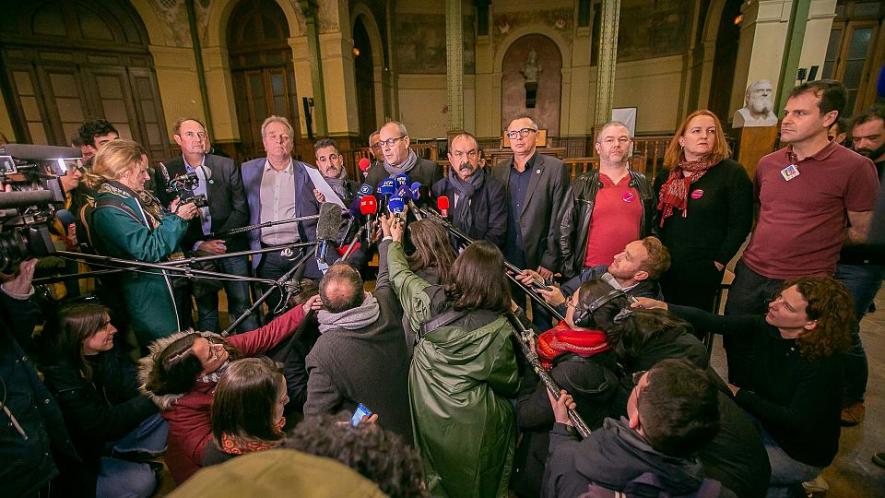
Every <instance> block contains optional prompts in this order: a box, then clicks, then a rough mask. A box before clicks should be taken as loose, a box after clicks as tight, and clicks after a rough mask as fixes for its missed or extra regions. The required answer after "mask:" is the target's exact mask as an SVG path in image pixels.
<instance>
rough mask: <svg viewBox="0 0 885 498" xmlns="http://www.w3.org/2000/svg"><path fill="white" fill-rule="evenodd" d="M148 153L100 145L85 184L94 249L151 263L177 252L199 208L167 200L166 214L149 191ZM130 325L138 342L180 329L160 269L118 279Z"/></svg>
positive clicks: (129, 144)
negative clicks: (91, 201) (90, 195)
mask: <svg viewBox="0 0 885 498" xmlns="http://www.w3.org/2000/svg"><path fill="white" fill-rule="evenodd" d="M147 165H148V157H147V153H146V151H145V150H144V148H143V147H142V146H141V145H139V144H138V143H136V142H133V141H131V140H115V141H112V142H109V143H107V144H105V145H104V146H103V147H102V148H101V149H100V150H99V151H98V153H97V154H96V156H95V161H94V164H93V167H92V171H91V172H89V173H87V175H86V182H87V184H88V185H89V186H90V187H91V188H93V189H94V190H95V191H96V197H95V210H94V211H93V212H92V215H91V223H90V226H91V230H92V234H93V243H94V245H95V250H96V251H97V252H98V253H100V254H103V255H106V256H111V257H115V258H123V259H134V260H138V261H143V262H149V263H156V262H159V261H164V260H167V259H169V258H170V257H171V256H173V255H175V254H176V253H180V252H181V248H180V246H179V244H180V242H181V240H182V238H183V237H184V234H185V232H186V231H187V226H188V223H187V222H188V220H190V219H192V218H194V217H195V216H196V215H197V213H198V211H199V208H198V207H197V206H196V205H194V203H192V202H185V203H182V202H179V201H178V200H175V201H173V202H172V203H171V204H170V206H169V207H170V210H169V212H166V211H165V210H164V209H163V207H162V206H161V205H160V202H159V201H158V200H157V199H156V198H155V197H154V196H153V195H151V194H150V193H148V192H145V190H144V184H145V181H147V180H148V178H149V177H148V172H147ZM117 282H118V283H119V285H120V287H121V290H122V293H123V297H124V300H125V302H126V308H127V310H128V312H129V316H130V320H131V327H132V329H133V330H134V331H135V335H136V337H137V338H138V341H139V344H141V345H143V346H144V345H147V344H148V343H149V342H150V341H152V340H153V339H156V338H159V337H165V336H167V335H169V334H171V333H172V332H175V331H177V330H180V329H181V327H180V325H179V314H178V310H177V309H176V306H175V301H174V297H173V291H172V281H171V278H170V276H169V274H167V273H166V271H161V272H159V273H156V272H150V273H145V272H143V271H142V270H136V269H133V270H131V271H127V272H125V273H123V274H122V276H120V277H118V279H117Z"/></svg>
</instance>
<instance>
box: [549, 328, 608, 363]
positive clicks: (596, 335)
mask: <svg viewBox="0 0 885 498" xmlns="http://www.w3.org/2000/svg"><path fill="white" fill-rule="evenodd" d="M608 350H609V346H608V343H607V342H605V332H602V331H599V330H574V329H570V328H569V326H568V325H566V323H565V322H564V321H562V322H559V323H558V324H557V325H556V326H555V327H553V328H552V329H550V330H548V331H547V332H544V333H543V334H541V335H539V336H538V356H539V357H540V360H541V365H542V366H543V367H544V368H550V367H551V366H553V360H554V359H556V358H557V357H558V356H559V355H562V354H565V353H574V354H576V355H578V356H580V357H581V358H589V357H591V356H595V355H597V354H599V353H604V352H605V351H608Z"/></svg>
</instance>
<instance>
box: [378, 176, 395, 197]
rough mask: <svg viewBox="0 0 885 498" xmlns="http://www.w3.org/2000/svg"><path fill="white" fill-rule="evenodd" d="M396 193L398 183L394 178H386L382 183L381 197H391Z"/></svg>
mask: <svg viewBox="0 0 885 498" xmlns="http://www.w3.org/2000/svg"><path fill="white" fill-rule="evenodd" d="M395 192H396V181H394V179H393V178H385V179H384V181H383V182H381V195H384V196H387V197H390V196H392V195H393V194H394V193H395Z"/></svg>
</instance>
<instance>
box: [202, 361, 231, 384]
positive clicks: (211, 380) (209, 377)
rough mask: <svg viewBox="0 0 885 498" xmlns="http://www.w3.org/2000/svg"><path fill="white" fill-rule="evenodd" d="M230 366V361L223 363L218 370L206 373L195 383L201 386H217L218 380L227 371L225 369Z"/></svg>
mask: <svg viewBox="0 0 885 498" xmlns="http://www.w3.org/2000/svg"><path fill="white" fill-rule="evenodd" d="M229 366H230V360H228V361H226V362H224V363H223V364H222V365H221V366H220V367H218V369H216V370H215V371H214V372H212V373H208V374H206V375H203V376H201V377H199V378H198V379H197V382H200V383H202V384H218V380H219V379H221V376H222V375H223V374H224V371H225V370H227V367H229Z"/></svg>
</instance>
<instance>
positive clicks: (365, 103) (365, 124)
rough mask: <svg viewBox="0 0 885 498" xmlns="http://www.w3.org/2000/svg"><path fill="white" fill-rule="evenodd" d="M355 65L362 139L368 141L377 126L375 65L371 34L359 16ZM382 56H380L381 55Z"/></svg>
mask: <svg viewBox="0 0 885 498" xmlns="http://www.w3.org/2000/svg"><path fill="white" fill-rule="evenodd" d="M353 48H354V51H353V64H354V72H355V74H356V101H357V110H358V112H359V124H360V139H361V140H367V139H368V136H369V133H371V132H372V131H373V130H374V129H375V126H376V124H377V121H376V117H375V64H374V60H373V57H374V54H373V53H372V43H371V42H370V41H369V32H368V31H367V30H366V25H365V23H364V22H363V16H358V17H357V18H356V22H355V23H354V25H353ZM379 56H380V54H379Z"/></svg>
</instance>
